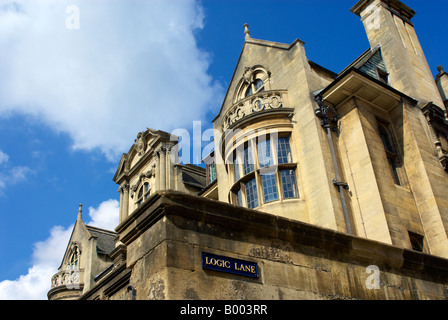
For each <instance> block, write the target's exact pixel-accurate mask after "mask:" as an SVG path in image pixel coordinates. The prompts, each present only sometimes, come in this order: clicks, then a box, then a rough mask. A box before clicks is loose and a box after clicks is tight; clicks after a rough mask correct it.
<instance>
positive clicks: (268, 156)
mask: <svg viewBox="0 0 448 320" xmlns="http://www.w3.org/2000/svg"><path fill="white" fill-rule="evenodd" d="M257 149H258V163H259V164H260V168H264V167H268V166H272V165H274V158H273V156H272V149H271V140H270V139H267V140H261V141H258V144H257Z"/></svg>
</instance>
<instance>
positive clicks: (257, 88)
mask: <svg viewBox="0 0 448 320" xmlns="http://www.w3.org/2000/svg"><path fill="white" fill-rule="evenodd" d="M263 91H264V82H263V80H261V79H255V80H254V81H252V82H251V83H249V85H248V87H247V89H246V97H249V96H251V95H253V94H255V93H258V92H263Z"/></svg>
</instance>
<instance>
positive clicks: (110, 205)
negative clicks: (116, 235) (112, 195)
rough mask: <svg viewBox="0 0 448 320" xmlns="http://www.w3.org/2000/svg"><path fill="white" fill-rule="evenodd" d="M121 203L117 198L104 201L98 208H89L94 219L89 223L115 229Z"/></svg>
mask: <svg viewBox="0 0 448 320" xmlns="http://www.w3.org/2000/svg"><path fill="white" fill-rule="evenodd" d="M119 208H120V203H119V202H118V201H117V200H115V199H110V200H107V201H104V202H102V203H101V204H100V205H99V206H98V208H96V209H95V208H92V207H90V208H89V216H90V218H91V219H92V220H91V221H90V222H89V223H87V224H88V225H91V226H94V227H98V228H102V229H106V230H114V229H115V227H116V226H117V225H118V219H119Z"/></svg>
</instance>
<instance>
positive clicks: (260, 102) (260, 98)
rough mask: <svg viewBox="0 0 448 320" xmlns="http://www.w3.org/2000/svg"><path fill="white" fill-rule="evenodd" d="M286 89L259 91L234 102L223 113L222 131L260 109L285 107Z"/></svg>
mask: <svg viewBox="0 0 448 320" xmlns="http://www.w3.org/2000/svg"><path fill="white" fill-rule="evenodd" d="M286 99H287V91H286V90H271V91H260V92H258V93H255V94H253V95H249V96H248V97H247V98H244V99H243V100H241V101H239V102H238V103H236V104H234V105H233V106H232V107H231V108H230V109H229V110H228V111H227V113H226V114H225V115H224V120H223V131H225V130H227V129H229V128H232V127H233V126H234V125H235V124H236V123H237V122H239V121H240V120H242V119H243V118H246V117H248V116H250V115H254V114H256V113H259V112H261V111H268V110H278V109H282V108H286Z"/></svg>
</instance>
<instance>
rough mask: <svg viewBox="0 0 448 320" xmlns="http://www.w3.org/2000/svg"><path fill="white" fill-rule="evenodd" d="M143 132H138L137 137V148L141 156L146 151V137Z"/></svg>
mask: <svg viewBox="0 0 448 320" xmlns="http://www.w3.org/2000/svg"><path fill="white" fill-rule="evenodd" d="M143 134H144V132H139V133H138V134H137V139H135V149H136V150H137V152H138V155H139V156H141V155H143V154H144V153H145V151H146V139H145V137H144V136H143Z"/></svg>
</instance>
